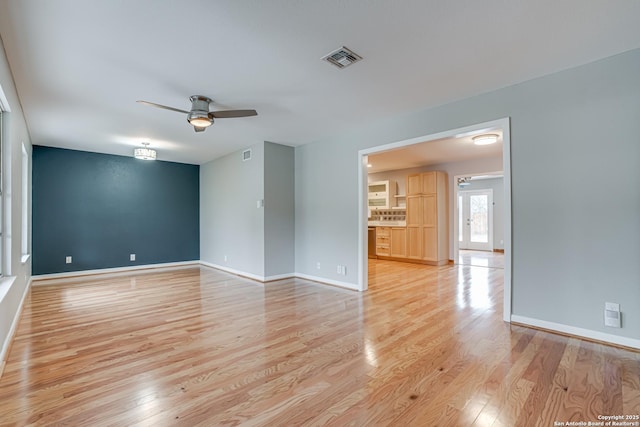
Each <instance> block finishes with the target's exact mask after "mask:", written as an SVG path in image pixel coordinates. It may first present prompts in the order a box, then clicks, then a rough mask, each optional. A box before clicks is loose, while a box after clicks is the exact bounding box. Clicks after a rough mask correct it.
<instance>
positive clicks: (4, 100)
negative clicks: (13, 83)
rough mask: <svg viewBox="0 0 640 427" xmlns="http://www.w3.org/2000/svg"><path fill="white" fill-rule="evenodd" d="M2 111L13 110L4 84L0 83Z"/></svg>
mask: <svg viewBox="0 0 640 427" xmlns="http://www.w3.org/2000/svg"><path fill="white" fill-rule="evenodd" d="M0 111H4V112H6V113H10V112H11V108H10V107H9V101H8V100H7V97H6V96H5V94H4V91H3V90H2V86H1V85H0Z"/></svg>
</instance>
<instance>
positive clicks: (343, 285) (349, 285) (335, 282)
mask: <svg viewBox="0 0 640 427" xmlns="http://www.w3.org/2000/svg"><path fill="white" fill-rule="evenodd" d="M296 277H297V278H299V279H305V280H311V281H312V282H319V283H324V284H327V285H332V286H338V287H339V288H345V289H349V290H352V291H359V290H360V289H359V288H358V285H356V284H353V283H348V282H340V281H338V280H333V279H327V278H325V277H318V276H312V275H310V274H304V273H296Z"/></svg>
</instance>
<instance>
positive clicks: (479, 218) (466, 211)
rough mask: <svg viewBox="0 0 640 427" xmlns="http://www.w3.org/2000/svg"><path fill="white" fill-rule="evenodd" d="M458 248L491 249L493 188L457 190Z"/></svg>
mask: <svg viewBox="0 0 640 427" xmlns="http://www.w3.org/2000/svg"><path fill="white" fill-rule="evenodd" d="M458 232H459V236H458V242H459V248H460V249H471V250H480V251H492V250H493V190H491V189H488V190H468V191H458Z"/></svg>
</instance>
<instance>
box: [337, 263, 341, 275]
mask: <svg viewBox="0 0 640 427" xmlns="http://www.w3.org/2000/svg"><path fill="white" fill-rule="evenodd" d="M336 273H338V274H342V266H341V265H339V266H338V268H337V269H336Z"/></svg>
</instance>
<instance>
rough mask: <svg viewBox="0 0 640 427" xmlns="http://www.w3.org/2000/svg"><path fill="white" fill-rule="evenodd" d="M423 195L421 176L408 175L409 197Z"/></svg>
mask: <svg viewBox="0 0 640 427" xmlns="http://www.w3.org/2000/svg"><path fill="white" fill-rule="evenodd" d="M420 194H422V177H421V174H419V173H417V174H412V175H407V196H417V195H420Z"/></svg>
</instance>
